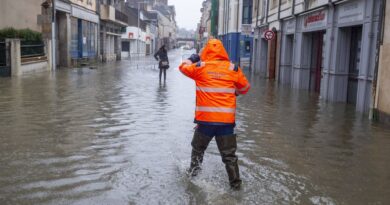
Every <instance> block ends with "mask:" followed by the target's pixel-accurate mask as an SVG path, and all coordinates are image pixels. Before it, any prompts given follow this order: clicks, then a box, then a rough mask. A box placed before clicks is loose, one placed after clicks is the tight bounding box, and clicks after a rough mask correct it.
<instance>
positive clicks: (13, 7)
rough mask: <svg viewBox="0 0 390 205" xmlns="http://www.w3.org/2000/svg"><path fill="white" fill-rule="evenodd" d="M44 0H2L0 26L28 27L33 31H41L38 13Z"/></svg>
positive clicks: (40, 11) (40, 12)
mask: <svg viewBox="0 0 390 205" xmlns="http://www.w3.org/2000/svg"><path fill="white" fill-rule="evenodd" d="M44 1H45V0H31V1H26V2H23V4H24V6H20V2H19V1H15V0H2V1H1V6H0V15H1V17H0V28H7V27H13V28H15V29H25V28H29V29H31V30H33V31H37V32H42V26H41V23H40V22H39V21H38V15H40V14H42V9H43V8H42V3H43V2H44Z"/></svg>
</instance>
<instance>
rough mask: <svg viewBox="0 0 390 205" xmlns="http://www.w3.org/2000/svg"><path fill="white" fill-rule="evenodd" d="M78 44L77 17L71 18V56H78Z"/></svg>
mask: <svg viewBox="0 0 390 205" xmlns="http://www.w3.org/2000/svg"><path fill="white" fill-rule="evenodd" d="M78 45H79V38H78V19H77V18H73V17H72V18H71V45H70V51H71V56H72V58H78V50H79V49H78Z"/></svg>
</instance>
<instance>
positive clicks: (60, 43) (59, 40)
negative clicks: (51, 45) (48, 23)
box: [55, 0, 99, 67]
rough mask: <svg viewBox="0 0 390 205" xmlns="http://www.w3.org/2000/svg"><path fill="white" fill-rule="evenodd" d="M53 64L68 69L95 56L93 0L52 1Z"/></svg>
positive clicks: (96, 36)
mask: <svg viewBox="0 0 390 205" xmlns="http://www.w3.org/2000/svg"><path fill="white" fill-rule="evenodd" d="M55 6H56V31H55V38H56V64H57V67H71V66H74V65H77V64H78V63H80V62H81V61H85V60H87V61H95V60H96V59H97V57H98V43H99V42H98V30H99V16H98V14H97V8H98V4H97V1H96V0H87V1H79V0H56V1H55Z"/></svg>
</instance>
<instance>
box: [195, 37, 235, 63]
mask: <svg viewBox="0 0 390 205" xmlns="http://www.w3.org/2000/svg"><path fill="white" fill-rule="evenodd" d="M200 59H201V60H202V61H215V60H224V61H229V55H228V54H227V52H226V50H225V48H224V47H223V44H222V42H221V41H220V40H218V39H211V40H209V41H208V42H207V44H206V46H205V47H204V49H203V51H202V54H201V56H200Z"/></svg>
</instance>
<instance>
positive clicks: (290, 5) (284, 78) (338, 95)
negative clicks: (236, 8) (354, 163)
mask: <svg viewBox="0 0 390 205" xmlns="http://www.w3.org/2000/svg"><path fill="white" fill-rule="evenodd" d="M381 2H382V1H381V0H347V1H345V0H344V1H339V0H330V1H329V0H309V1H303V0H295V1H287V0H281V1H279V0H254V5H255V7H254V11H253V13H254V18H253V27H255V40H254V42H255V43H254V48H255V49H254V52H253V53H252V54H253V59H255V60H254V62H253V64H252V70H253V71H254V73H257V74H260V76H262V77H267V78H271V79H276V80H277V81H278V82H279V83H281V84H285V85H290V86H291V87H293V88H297V89H304V90H309V91H312V92H317V93H319V95H320V97H321V99H322V100H325V101H329V102H344V103H349V104H353V105H355V106H356V110H357V111H359V112H364V113H367V112H368V111H369V109H370V106H371V103H372V86H373V79H374V76H375V59H376V53H377V46H376V45H377V42H378V33H379V32H380V8H381V6H382V4H381ZM270 32H272V33H274V38H273V39H269V40H267V36H266V33H267V34H269V33H270ZM271 35H272V34H271Z"/></svg>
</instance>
